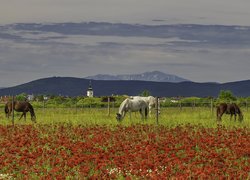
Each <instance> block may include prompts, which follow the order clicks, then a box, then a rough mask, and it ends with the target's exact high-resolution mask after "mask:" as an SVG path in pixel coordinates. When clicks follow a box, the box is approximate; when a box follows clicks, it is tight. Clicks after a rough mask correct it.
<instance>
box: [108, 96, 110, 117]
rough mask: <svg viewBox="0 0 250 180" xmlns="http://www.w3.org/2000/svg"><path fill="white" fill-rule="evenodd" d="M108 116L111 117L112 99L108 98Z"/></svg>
mask: <svg viewBox="0 0 250 180" xmlns="http://www.w3.org/2000/svg"><path fill="white" fill-rule="evenodd" d="M108 116H110V97H108Z"/></svg>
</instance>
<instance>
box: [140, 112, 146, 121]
mask: <svg viewBox="0 0 250 180" xmlns="http://www.w3.org/2000/svg"><path fill="white" fill-rule="evenodd" d="M143 110H144V109H140V114H141V119H142V120H144V118H145V117H144V114H143Z"/></svg>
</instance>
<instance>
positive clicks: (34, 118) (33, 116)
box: [31, 115, 36, 123]
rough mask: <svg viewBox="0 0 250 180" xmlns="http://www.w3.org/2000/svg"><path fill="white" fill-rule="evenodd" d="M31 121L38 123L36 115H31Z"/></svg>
mask: <svg viewBox="0 0 250 180" xmlns="http://www.w3.org/2000/svg"><path fill="white" fill-rule="evenodd" d="M31 121H33V122H35V123H36V116H35V115H31Z"/></svg>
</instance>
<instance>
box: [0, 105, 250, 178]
mask: <svg viewBox="0 0 250 180" xmlns="http://www.w3.org/2000/svg"><path fill="white" fill-rule="evenodd" d="M116 111H117V109H111V113H110V115H107V111H106V109H73V110H72V109H60V108H57V109H56V108H52V109H36V116H37V123H36V124H35V123H32V122H31V121H30V116H29V115H28V116H27V120H26V121H24V120H18V117H19V116H20V114H18V113H16V114H15V125H14V126H12V123H11V120H7V119H6V118H5V117H4V114H2V115H0V117H1V122H0V179H85V178H86V179H162V178H165V179H187V178H192V179H212V178H216V179H218V177H219V178H221V179H225V178H227V179H230V178H235V179H249V178H250V173H249V172H250V168H249V167H250V140H249V139H250V123H249V120H248V119H250V117H249V113H248V111H247V110H244V121H243V122H241V123H240V122H237V121H236V122H235V121H233V120H232V121H230V119H229V117H228V116H225V117H223V120H222V122H221V124H219V125H218V124H217V122H216V117H215V115H214V114H213V113H212V114H211V112H210V110H209V109H202V108H197V109H184V108H183V109H182V111H179V109H177V108H173V109H171V108H167V109H161V114H160V118H159V124H158V125H157V124H156V121H155V118H154V116H151V117H150V118H149V119H147V120H146V121H141V119H140V116H139V115H138V114H136V113H133V114H131V115H129V114H128V115H127V116H126V118H125V119H124V120H123V121H122V122H120V123H119V122H117V121H116V119H115V113H116Z"/></svg>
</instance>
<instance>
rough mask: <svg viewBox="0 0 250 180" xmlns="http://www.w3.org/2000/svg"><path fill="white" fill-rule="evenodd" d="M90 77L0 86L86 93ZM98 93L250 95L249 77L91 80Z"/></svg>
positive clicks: (22, 90) (35, 91) (4, 91)
mask: <svg viewBox="0 0 250 180" xmlns="http://www.w3.org/2000/svg"><path fill="white" fill-rule="evenodd" d="M89 82H90V80H88V79H82V78H72V77H51V78H44V79H39V80H35V81H32V82H29V83H25V84H21V85H18V86H14V87H10V88H4V89H0V95H1V96H3V95H16V94H20V93H27V94H35V95H36V94H50V95H51V94H54V95H63V96H80V95H83V96H85V95H86V91H87V89H88V87H89ZM91 83H92V87H93V90H94V95H95V96H109V95H112V94H114V95H125V94H126V95H138V94H140V93H141V92H143V91H144V90H148V91H149V92H150V93H151V95H154V96H161V97H163V96H164V97H174V96H184V97H190V96H197V97H207V96H214V97H217V96H218V94H219V92H220V90H230V91H232V93H233V94H234V95H235V96H242V97H247V96H250V80H246V81H237V82H231V83H224V84H219V83H195V82H180V83H169V82H150V81H101V80H92V81H91Z"/></svg>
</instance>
